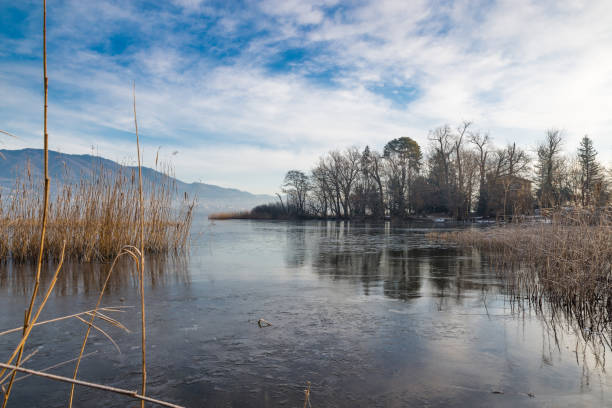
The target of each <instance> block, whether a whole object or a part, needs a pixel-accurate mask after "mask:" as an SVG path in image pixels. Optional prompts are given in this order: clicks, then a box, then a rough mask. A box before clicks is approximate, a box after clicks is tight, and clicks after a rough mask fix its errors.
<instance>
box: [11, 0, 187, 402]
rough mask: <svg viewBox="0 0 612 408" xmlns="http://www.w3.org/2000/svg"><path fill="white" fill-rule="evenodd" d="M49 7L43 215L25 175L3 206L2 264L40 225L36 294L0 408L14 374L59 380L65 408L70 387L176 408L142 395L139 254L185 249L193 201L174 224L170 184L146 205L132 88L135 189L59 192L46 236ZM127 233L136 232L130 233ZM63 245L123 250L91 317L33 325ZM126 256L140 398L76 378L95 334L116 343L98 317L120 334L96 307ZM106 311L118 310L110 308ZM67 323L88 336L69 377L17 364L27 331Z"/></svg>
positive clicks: (18, 253)
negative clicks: (130, 265) (136, 308)
mask: <svg viewBox="0 0 612 408" xmlns="http://www.w3.org/2000/svg"><path fill="white" fill-rule="evenodd" d="M46 6H47V5H46V0H43V78H44V129H43V135H44V191H43V200H42V210H38V211H37V209H36V205H37V204H38V203H40V200H39V199H38V196H36V195H34V194H33V193H32V194H30V193H31V192H32V191H35V189H34V188H33V187H34V183H33V181H32V178H31V174H30V173H29V172H28V176H27V178H28V180H29V186H28V184H26V183H20V182H17V186H18V188H17V189H16V190H15V192H14V194H13V196H12V198H11V200H10V203H9V205H8V206H7V207H5V206H3V205H0V243H1V244H0V258H2V257H5V258H6V257H11V258H13V259H17V260H20V259H21V260H25V259H29V258H30V257H31V256H32V254H34V253H35V251H34V250H35V243H34V238H33V237H34V233H33V230H34V227H35V225H36V222H37V221H38V220H40V236H39V238H40V239H39V241H38V251H37V253H38V256H37V258H36V259H37V264H36V280H35V283H34V289H33V292H32V296H31V298H30V302H29V306H28V308H27V310H26V311H25V317H24V323H23V327H22V329H21V330H22V336H21V339H20V341H19V342H18V344H17V346H16V348H15V349H14V351H13V352H12V354H11V356H10V357H9V359H8V360H7V361H6V363H0V368H1V370H0V383H1V382H2V381H4V379H5V378H6V377H3V375H4V374H5V373H6V372H7V370H10V373H9V375H8V376H7V377H10V380H9V384H8V387H7V389H6V390H5V393H4V399H3V403H2V407H3V408H6V406H7V404H8V401H9V397H10V394H11V389H12V387H13V384H14V382H15V374H16V373H17V372H18V371H19V372H24V373H27V374H29V375H36V376H40V377H44V378H48V379H52V380H55V381H63V382H67V383H70V384H72V389H71V393H70V402H69V406H72V404H73V398H74V387H75V385H81V386H86V387H91V388H96V389H100V390H105V391H109V392H113V393H117V394H122V395H127V396H130V397H133V398H137V399H138V400H140V402H141V407H143V408H144V405H145V401H149V402H152V403H156V404H158V405H162V406H168V407H175V408H176V407H179V406H178V405H175V404H171V403H167V402H165V401H161V400H158V399H154V398H150V397H147V396H146V395H145V392H146V381H147V371H146V315H145V311H146V310H145V299H144V272H145V269H144V263H145V257H144V254H145V250H147V249H151V250H153V251H159V252H167V251H168V249H170V248H171V249H174V250H178V249H181V248H184V247H185V245H186V241H187V236H188V233H189V227H190V225H191V216H192V210H193V205H194V204H193V202H191V203H190V204H189V203H188V204H187V207H186V211H185V212H184V213H183V214H182V216H180V217H179V218H173V217H174V216H172V215H171V214H172V212H171V209H170V205H171V204H172V203H171V197H172V195H171V194H170V193H171V192H172V190H171V189H169V188H168V186H167V184H164V183H162V184H161V186H158V187H157V189H154V193H153V194H152V195H151V196H150V198H149V201H148V203H149V205H148V206H146V205H145V197H144V188H143V178H142V162H141V154H140V141H139V137H138V121H137V118H136V92H135V86H134V88H133V92H134V125H135V131H136V147H137V151H138V184H137V186H138V187H137V188H135V187H134V184H135V183H134V180H133V179H134V176H133V175H132V182H131V183H127V182H126V178H125V176H123V175H121V174H119V175H117V174H115V175H114V176H112V177H109V178H105V176H104V175H105V172H104V171H103V169H102V171H101V176H100V177H99V178H97V176H95V175H94V176H92V177H94V178H93V179H92V182H91V183H87V182H81V183H80V185H79V186H78V187H75V189H76V194H75V195H73V190H72V187H70V186H69V187H66V186H64V187H63V190H60V192H59V195H58V198H57V201H56V202H55V204H56V205H55V207H54V211H55V212H54V213H53V215H54V217H52V223H51V227H52V228H51V229H50V230H51V232H52V233H53V234H55V235H52V234H47V229H48V228H47V227H48V224H49V218H50V217H49V214H50V208H49V207H50V206H49V201H50V200H49V185H50V178H49V163H48V161H49V155H48V152H49V145H48V133H47V110H48V78H47V46H46V40H47V35H46V33H47V30H46V17H47V7H46ZM3 133H6V132H3ZM156 162H157V160H156ZM135 192H137V196H136V198H137V200H134V196H135ZM156 194H160V195H156ZM130 199H131V200H130ZM185 201H187V197H185ZM126 203H127V205H126ZM130 203H131V204H130ZM125 210H127V213H122V212H121V211H125ZM15 216H17V217H15ZM147 217H148V218H147ZM134 227H137V228H134ZM130 231H136V232H135V233H133V232H130ZM145 232H147V233H151V237H149V239H148V240H145V236H146V235H145ZM74 233H80V234H81V235H76V236H75V235H72V234H74ZM67 234H68V235H67ZM134 234H135V235H136V236H137V238H138V242H139V248H138V247H136V246H134V245H129V244H128V245H123V244H121V239H126V240H127V239H129V240H128V241H127V242H134V240H133V238H135V236H134ZM89 235H92V236H94V238H93V239H89V240H87V239H85V240H84V242H79V241H77V242H75V240H76V239H78V238H87V237H88V236H89ZM67 237H69V238H70V240H66V239H65V238H67ZM1 238H5V239H1ZM60 240H61V245H58V242H60ZM113 241H114V243H113ZM66 242H72V244H71V245H70V246H69V250H70V251H72V254H73V255H76V256H79V257H81V258H82V259H83V258H84V259H87V260H91V259H105V257H107V256H108V254H109V253H111V251H113V249H115V248H116V245H122V246H120V247H119V249H118V250H117V251H116V256H114V261H113V263H112V265H111V267H110V269H109V271H108V274H107V277H106V280H105V282H104V285H103V287H102V289H101V291H100V294H99V297H98V301H97V303H96V306H95V308H94V309H93V310H92V311H88V312H81V313H73V314H71V315H68V316H63V317H59V318H55V319H51V320H48V321H45V322H41V323H39V324H37V322H38V318H39V317H40V314H41V313H42V311H43V309H44V307H45V305H46V303H47V301H48V300H49V297H50V295H51V293H52V291H53V289H54V287H55V284H56V283H57V280H58V276H59V273H60V270H61V268H62V266H63V261H64V257H65V255H66V248H67V244H66ZM123 242H125V241H123ZM58 248H59V250H58ZM57 250H58V251H57ZM56 251H57V252H56ZM123 255H129V256H131V257H132V258H133V259H134V260H135V262H136V265H137V266H138V271H139V273H138V281H139V295H140V312H141V342H142V345H141V357H142V360H141V369H142V385H141V392H140V393H138V392H136V391H131V390H125V389H121V388H116V387H110V386H105V385H101V384H95V383H91V382H87V381H82V380H78V379H77V374H78V370H79V365H80V362H81V359H82V358H83V357H84V350H85V346H86V343H87V339H88V337H89V334H90V332H91V329H92V328H94V329H97V330H98V331H101V332H102V333H103V334H104V335H105V336H106V337H107V338H109V339H110V340H111V342H112V343H113V344H114V345H115V346H116V343H115V342H114V340H112V338H110V336H108V335H107V334H106V332H104V331H103V330H102V329H100V328H99V327H98V326H96V325H95V324H94V320H95V319H96V317H97V316H100V317H101V318H102V320H105V321H107V322H110V323H111V324H114V325H117V326H118V327H122V328H124V329H125V327H124V326H123V325H122V324H121V323H119V322H117V321H115V320H114V319H111V318H109V317H107V316H105V315H103V314H102V313H100V311H101V310H106V309H105V308H101V302H102V297H103V295H104V292H105V290H106V288H107V285H108V283H109V280H110V277H111V274H112V272H113V270H114V268H115V266H116V263H117V261H118V259H119V258H120V257H122V256H123ZM46 258H57V259H58V260H59V262H58V266H57V269H56V270H55V273H54V275H53V278H52V279H51V282H50V284H49V286H48V287H47V289H46V291H45V294H44V296H43V297H42V299H41V301H40V304H39V305H38V307H37V308H35V307H34V306H35V303H36V298H37V294H38V291H39V288H40V278H41V271H42V264H43V260H44V259H46ZM110 310H116V309H112V308H111V309H110ZM83 314H88V315H89V316H90V320H89V321H88V322H87V321H85V320H84V319H83V318H82V317H80V316H81V315H83ZM68 318H76V319H78V320H80V321H82V322H84V323H86V324H87V325H88V327H87V330H86V333H85V338H84V340H83V343H82V345H81V351H80V353H79V357H78V358H77V359H76V361H77V363H76V367H75V370H74V375H73V378H67V377H63V376H58V375H54V374H49V373H46V372H44V371H45V370H46V369H45V370H43V371H40V370H31V369H26V368H23V367H21V366H20V364H22V363H23V362H25V361H27V360H28V359H29V358H30V357H32V355H33V354H35V352H34V353H31V354H30V355H28V356H26V357H25V358H23V360H22V357H23V351H24V348H25V345H26V342H27V339H28V337H29V335H30V333H31V331H32V329H33V328H34V327H35V326H37V325H40V324H43V323H44V324H46V323H50V322H55V321H60V320H65V319H68ZM17 330H19V329H17ZM12 332H15V329H12V330H7V331H4V332H1V333H0V335H4V334H8V333H12ZM70 361H74V360H69V362H70ZM13 362H14V364H13ZM65 363H67V362H63V363H59V364H56V365H54V366H52V367H58V366H60V365H63V364H65ZM179 408H180V407H179Z"/></svg>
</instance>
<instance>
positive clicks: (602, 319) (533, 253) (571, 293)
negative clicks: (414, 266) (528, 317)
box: [430, 209, 612, 349]
mask: <svg viewBox="0 0 612 408" xmlns="http://www.w3.org/2000/svg"><path fill="white" fill-rule="evenodd" d="M430 238H433V239H435V240H438V241H445V242H453V243H456V244H458V245H460V246H464V247H472V248H477V249H479V250H482V251H483V252H484V253H485V254H486V255H488V256H489V257H490V259H491V261H492V265H493V266H494V267H495V268H497V269H498V270H499V271H500V272H501V273H502V274H503V276H504V277H505V278H506V279H507V280H508V282H509V284H510V285H509V288H510V290H511V293H513V294H514V297H515V298H520V299H527V300H528V301H529V302H530V303H531V304H532V305H536V306H538V307H539V309H542V302H543V301H547V302H548V304H549V305H550V306H551V307H552V308H554V309H555V310H560V311H562V312H563V313H564V314H566V315H567V316H569V317H572V318H573V319H575V320H576V322H577V323H578V326H579V327H580V328H581V330H582V331H583V335H584V334H586V333H593V332H597V333H603V334H605V335H606V337H607V338H605V339H604V340H605V342H606V343H607V344H608V346H609V347H610V348H611V349H612V345H610V338H612V211H611V210H609V209H598V210H595V209H591V210H586V209H581V210H574V211H561V210H560V211H557V212H555V213H553V214H552V215H551V216H550V217H549V218H547V222H545V223H526V222H523V223H515V224H509V225H505V226H499V227H492V228H483V229H474V228H472V229H469V230H462V231H455V232H448V233H438V234H430Z"/></svg>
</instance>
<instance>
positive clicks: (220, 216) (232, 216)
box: [208, 211, 252, 220]
mask: <svg viewBox="0 0 612 408" xmlns="http://www.w3.org/2000/svg"><path fill="white" fill-rule="evenodd" d="M251 218H252V216H251V212H250V211H237V212H218V213H213V214H210V215H209V216H208V219H209V220H248V219H251Z"/></svg>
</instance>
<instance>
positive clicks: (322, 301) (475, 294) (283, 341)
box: [0, 221, 612, 407]
mask: <svg viewBox="0 0 612 408" xmlns="http://www.w3.org/2000/svg"><path fill="white" fill-rule="evenodd" d="M430 230H431V229H430V226H429V225H426V226H425V227H423V226H414V225H413V226H409V225H404V226H397V225H393V226H392V225H391V224H389V223H386V224H385V223H381V224H359V223H354V222H351V223H348V222H345V223H342V222H340V223H336V222H323V221H320V222H319V221H315V222H301V223H294V222H264V221H223V222H216V223H213V224H209V223H208V222H207V221H201V222H199V223H196V225H195V226H194V228H193V240H192V246H191V251H190V256H189V257H188V259H186V260H182V261H179V260H174V261H172V260H155V259H150V260H149V262H148V264H147V268H148V272H149V277H148V284H147V287H146V296H147V330H148V348H149V354H148V374H149V384H148V389H147V393H148V395H151V396H153V397H159V398H161V399H164V400H168V401H172V402H176V403H179V404H183V405H186V406H190V407H191V406H194V407H200V406H202V407H204V406H206V407H214V406H224V407H225V406H236V407H238V406H240V407H243V406H252V407H262V406H263V407H273V406H287V407H294V406H303V396H304V394H303V390H304V388H305V387H306V384H307V382H308V381H310V382H311V383H312V388H311V401H312V406H313V407H323V406H325V407H349V406H350V407H354V406H363V407H371V406H385V407H396V406H397V407H400V406H402V407H403V406H418V407H420V406H429V407H447V406H459V407H489V406H493V405H495V406H501V407H514V406H532V407H540V406H554V407H560V406H568V407H570V406H571V407H593V406H606V405H607V404H609V401H611V398H612V392H611V386H612V375H610V374H608V373H606V372H605V368H606V366H605V359H604V358H603V357H604V355H603V353H602V352H601V351H602V350H601V348H594V347H593V345H591V344H588V345H587V344H585V343H584V342H583V341H582V340H581V339H580V338H579V337H577V336H576V334H575V332H574V330H573V328H572V327H573V325H572V324H571V322H564V321H561V324H556V325H552V324H551V323H550V321H549V320H548V319H547V316H542V315H539V314H536V313H535V312H534V311H533V310H530V309H529V308H523V309H520V308H518V307H517V304H516V303H513V302H511V297H510V296H509V295H508V294H506V292H507V289H506V286H505V284H504V282H503V281H502V280H501V279H500V278H499V277H498V276H497V274H496V272H495V271H494V270H492V268H491V267H490V266H489V265H488V262H487V260H486V258H485V257H483V256H481V255H480V254H479V253H478V252H476V251H470V250H467V251H462V250H458V249H456V248H452V247H445V246H440V245H434V244H432V243H431V242H429V241H428V240H427V239H426V237H425V234H426V233H427V232H429V231H430ZM107 268H108V265H75V264H68V265H67V266H66V268H65V270H64V271H63V272H62V273H63V278H62V279H61V280H60V282H59V283H58V290H57V291H56V292H54V293H56V294H54V295H53V296H52V298H51V299H50V300H49V303H48V306H47V307H46V309H45V311H44V314H43V316H41V320H46V319H49V318H53V317H55V316H62V315H67V314H71V313H75V312H78V311H82V310H87V309H91V308H92V307H93V306H94V305H95V302H96V299H97V288H98V286H99V285H100V281H101V280H102V279H103V276H104V275H105V273H106V271H107ZM132 273H133V267H132V266H130V265H129V264H127V263H126V264H125V265H124V266H123V267H122V270H121V271H120V273H119V274H118V275H117V276H116V277H115V279H113V281H112V284H111V286H110V289H109V291H108V294H107V295H106V297H105V302H104V304H105V305H123V306H130V305H137V304H138V298H137V291H136V284H135V281H134V280H133V277H132V275H131V274H132ZM31 276H33V273H32V271H31V268H28V267H25V266H17V265H3V266H1V267H0V310H2V313H0V331H1V330H3V329H8V328H12V327H17V326H19V325H20V324H21V322H22V320H23V317H22V316H23V310H24V309H25V308H26V307H27V305H26V303H27V301H28V298H27V296H24V294H27V293H29V290H31V289H30V288H31V284H30V283H31V282H30V280H29V278H28V277H31ZM127 310H128V311H127V312H126V313H121V314H117V313H115V314H113V315H112V316H113V317H115V318H117V319H118V320H120V321H121V322H123V323H124V324H125V325H126V326H127V327H128V328H129V329H130V330H132V332H131V333H124V332H121V331H120V330H118V329H116V328H112V327H108V325H106V324H105V323H103V322H99V324H100V326H102V327H104V328H105V330H108V333H109V334H111V335H112V336H113V338H114V339H115V340H116V341H117V343H118V345H119V346H120V348H121V353H118V352H117V351H116V350H115V348H114V347H113V345H112V344H111V343H110V342H109V341H108V340H107V339H106V338H105V337H104V336H102V335H101V334H100V333H94V334H93V336H92V338H91V340H90V342H89V343H88V348H87V350H86V353H88V352H96V354H94V355H91V356H89V357H87V358H85V359H84V360H83V363H82V368H81V372H80V378H81V379H84V380H90V381H96V382H100V383H103V384H107V385H113V386H117V387H122V388H129V389H137V388H138V382H139V358H140V351H139V341H140V337H139V336H140V334H139V323H138V322H139V320H138V318H139V317H138V314H137V312H136V311H135V310H136V309H134V310H131V309H127ZM260 318H263V319H265V320H266V321H269V322H271V323H272V326H269V327H265V328H260V327H259V326H258V324H257V321H258V320H259V319H260ZM84 331H85V325H83V324H82V323H81V322H79V321H76V320H69V321H63V322H59V323H56V324H53V325H45V326H41V327H39V328H36V329H35V330H33V332H32V336H31V340H29V342H28V350H30V351H32V350H34V349H36V348H39V347H40V350H39V351H38V353H37V354H36V355H35V356H34V357H33V358H32V359H31V360H30V361H29V362H28V363H27V364H25V366H26V367H29V368H37V369H42V368H45V367H48V366H52V365H53V364H56V363H58V362H61V361H65V360H69V359H71V358H74V357H76V356H77V355H78V348H79V344H80V341H81V339H82V335H83V334H84ZM11 336H12V337H11ZM14 336H15V335H6V336H3V337H0V352H1V353H2V355H8V354H9V352H10V351H11V350H12V349H11V347H13V345H14V344H15V337H14ZM50 339H51V340H50ZM594 350H598V352H597V353H594ZM607 351H609V349H608V350H607ZM72 369H73V365H72V364H69V365H66V366H62V367H61V368H58V369H55V370H53V372H54V373H57V374H60V375H67V376H71V375H72ZM32 389H36V392H31V390H32ZM68 392H69V386H68V385H64V384H58V383H55V382H50V381H48V380H45V379H39V378H32V377H30V378H27V379H24V380H23V381H20V382H17V383H16V385H15V387H14V390H13V393H12V395H11V398H12V400H11V402H12V403H13V404H14V405H15V406H51V407H55V406H57V407H63V406H65V405H66V402H67V397H68ZM76 396H77V402H78V404H77V406H93V405H96V406H102V405H103V406H117V407H120V406H121V407H123V406H126V405H127V404H129V400H127V399H126V398H124V397H121V396H115V395H110V394H108V393H103V392H98V391H93V390H88V389H84V388H77V394H76Z"/></svg>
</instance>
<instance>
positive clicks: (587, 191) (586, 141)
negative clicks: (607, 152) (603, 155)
mask: <svg viewBox="0 0 612 408" xmlns="http://www.w3.org/2000/svg"><path fill="white" fill-rule="evenodd" d="M578 160H579V163H580V184H581V189H580V195H581V200H582V205H590V204H591V203H592V202H593V201H596V197H595V200H593V198H594V197H593V195H594V192H595V187H596V186H597V183H599V182H600V181H601V166H600V165H599V163H598V162H597V151H596V150H595V148H594V147H593V141H592V140H591V139H590V138H589V137H588V136H587V135H585V136H584V137H583V138H582V140H581V141H580V146H579V147H578Z"/></svg>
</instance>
